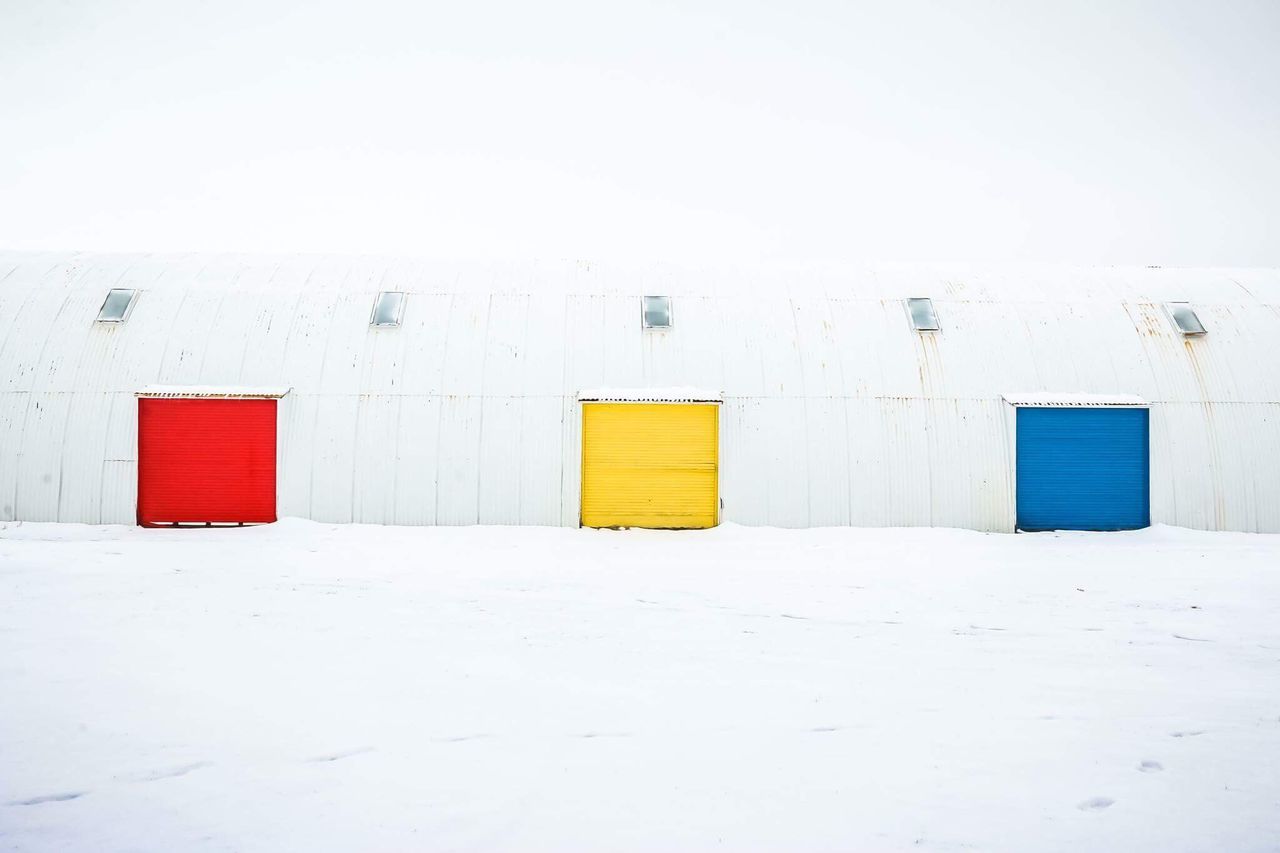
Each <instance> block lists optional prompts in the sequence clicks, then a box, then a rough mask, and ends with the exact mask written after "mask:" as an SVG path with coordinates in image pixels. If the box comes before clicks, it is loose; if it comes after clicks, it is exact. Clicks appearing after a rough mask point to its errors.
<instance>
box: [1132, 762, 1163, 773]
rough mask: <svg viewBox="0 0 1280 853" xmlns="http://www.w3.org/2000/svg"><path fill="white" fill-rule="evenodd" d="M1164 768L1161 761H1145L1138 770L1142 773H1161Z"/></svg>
mask: <svg viewBox="0 0 1280 853" xmlns="http://www.w3.org/2000/svg"><path fill="white" fill-rule="evenodd" d="M1163 769H1164V765H1163V764H1161V763H1160V762H1159V761H1144V762H1142V763H1141V764H1139V765H1138V770H1139V772H1142V773H1159V772H1160V771H1161V770H1163Z"/></svg>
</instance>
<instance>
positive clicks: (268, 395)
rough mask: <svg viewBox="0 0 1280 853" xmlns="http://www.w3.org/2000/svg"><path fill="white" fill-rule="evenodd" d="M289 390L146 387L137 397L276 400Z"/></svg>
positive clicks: (245, 387)
mask: <svg viewBox="0 0 1280 853" xmlns="http://www.w3.org/2000/svg"><path fill="white" fill-rule="evenodd" d="M290 390H291V389H290V388H289V387H288V386H285V385H275V386H268V387H261V386H249V385H148V386H146V387H145V388H143V389H142V390H141V391H138V392H137V395H136V396H138V397H165V398H192V397H216V398H219V399H224V400H278V399H280V398H281V397H283V396H284V395H285V394H288V393H289V391H290Z"/></svg>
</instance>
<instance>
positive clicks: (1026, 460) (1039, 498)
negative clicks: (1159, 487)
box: [1017, 407, 1151, 530]
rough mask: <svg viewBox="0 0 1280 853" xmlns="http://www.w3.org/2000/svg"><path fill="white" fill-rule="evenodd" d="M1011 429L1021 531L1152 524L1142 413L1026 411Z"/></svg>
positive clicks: (1115, 410)
mask: <svg viewBox="0 0 1280 853" xmlns="http://www.w3.org/2000/svg"><path fill="white" fill-rule="evenodd" d="M1017 430H1018V432H1017V441H1018V453H1017V483H1018V485H1017V489H1018V493H1017V500H1018V528H1019V529H1020V530H1133V529H1135V528H1139V527H1146V526H1147V525H1149V524H1150V523H1151V512H1150V476H1149V473H1148V471H1149V468H1148V465H1149V455H1150V451H1149V446H1150V441H1149V437H1148V436H1149V432H1148V416H1147V411H1146V410H1145V409H1140V408H1074V409H1071V408H1038V407H1035V408H1033V407H1025V408H1020V409H1018V426H1017Z"/></svg>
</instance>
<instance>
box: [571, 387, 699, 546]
mask: <svg viewBox="0 0 1280 853" xmlns="http://www.w3.org/2000/svg"><path fill="white" fill-rule="evenodd" d="M717 409H718V407H717V406H716V405H715V404H698V403H692V404H683V403H584V404H583V406H582V523H583V524H584V525H585V526H587V527H660V528H693V527H714V526H715V524H716V504H717V499H718V480H717V468H718V465H717V459H718V447H719V429H718V427H717V422H718V421H717V414H718V412H717Z"/></svg>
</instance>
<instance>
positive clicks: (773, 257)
mask: <svg viewBox="0 0 1280 853" xmlns="http://www.w3.org/2000/svg"><path fill="white" fill-rule="evenodd" d="M0 248H10V249H25V248H55V249H108V250H229V251H265V252H291V251H309V252H361V253H365V252H368V253H391V254H415V255H425V256H447V257H495V258H504V259H508V258H557V259H558V258H592V259H597V260H619V261H669V262H675V263H693V264H705V265H717V264H723V265H731V266H734V267H741V266H766V267H771V268H786V267H807V266H814V265H817V266H836V267H838V266H843V265H847V264H863V263H884V262H915V261H920V262H936V261H941V262H945V261H972V262H1049V263H1064V262H1065V263H1078V264H1113V263H1136V264H1187V265H1280V2H1277V0H1259V2H1211V0H1201V2H1149V3H1135V2H1106V1H1105V0H1099V2H1069V0H1055V1H1054V2H1031V1H1030V0H1024V1H1023V2H999V3H997V2H989V3H988V2H949V3H942V2H939V3H919V2H884V3H876V4H872V3H857V2H827V3H823V2H796V0H774V2H771V3H760V2H752V0H726V1H725V2H697V1H696V0H671V2H659V3H609V2H599V0H592V1H590V2H562V0H551V2H539V3H531V2H507V3H495V2H463V0H452V2H447V3H445V2H385V1H384V0H360V2H348V3H328V2H315V0H312V2H298V3H282V2H272V1H271V0H253V2H239V0H217V2H180V0H155V2H148V1H145V0H144V2H117V1H116V0H95V2H88V1H87V0H84V1H83V2H82V1H81V0H75V1H74V2H59V0H0Z"/></svg>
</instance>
